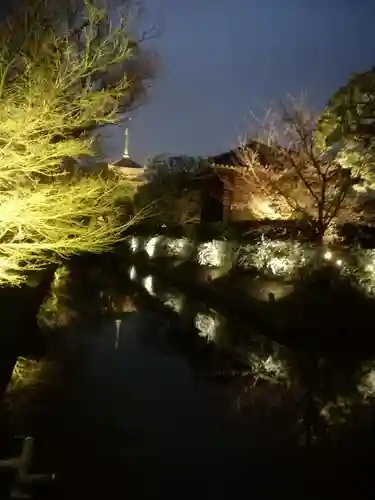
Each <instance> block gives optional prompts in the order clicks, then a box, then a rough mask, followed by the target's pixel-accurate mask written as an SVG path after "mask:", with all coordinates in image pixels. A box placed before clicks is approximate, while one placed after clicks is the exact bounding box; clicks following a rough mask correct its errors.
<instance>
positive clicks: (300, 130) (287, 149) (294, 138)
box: [220, 100, 358, 241]
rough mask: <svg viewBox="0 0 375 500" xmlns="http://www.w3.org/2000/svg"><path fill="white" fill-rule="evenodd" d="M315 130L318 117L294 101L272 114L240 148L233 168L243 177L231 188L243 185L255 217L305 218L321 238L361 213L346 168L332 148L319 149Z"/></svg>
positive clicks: (326, 236)
mask: <svg viewBox="0 0 375 500" xmlns="http://www.w3.org/2000/svg"><path fill="white" fill-rule="evenodd" d="M315 131H316V119H315V117H314V116H313V115H312V114H311V113H310V112H308V111H307V110H306V109H305V108H304V107H303V106H301V105H300V104H299V103H298V102H297V101H295V100H292V101H291V105H290V106H286V105H282V106H281V111H280V113H268V114H267V115H266V119H265V120H264V122H263V123H262V124H261V133H260V135H258V136H255V138H254V137H253V138H252V140H251V141H248V140H245V141H244V142H243V144H242V145H241V146H240V147H239V148H238V150H237V156H238V164H239V165H241V166H239V167H233V168H232V169H234V170H235V171H236V175H235V176H233V178H234V179H236V180H237V181H239V182H236V180H235V181H234V184H233V185H229V188H230V189H233V190H234V191H237V192H238V191H241V190H242V198H243V199H244V200H245V203H246V205H247V207H248V208H249V210H250V212H251V213H252V214H253V216H254V217H255V218H258V219H279V220H301V221H303V222H305V223H306V224H307V225H308V226H309V227H310V228H311V229H312V230H313V231H314V233H315V234H316V236H317V239H318V240H319V241H323V240H326V239H327V238H329V237H330V235H331V234H332V230H333V228H334V226H335V225H336V224H337V223H338V222H339V221H345V222H346V221H350V220H351V219H356V218H357V217H358V213H357V212H356V210H355V199H354V197H353V191H352V190H351V187H352V185H353V181H352V179H351V177H350V175H349V173H348V171H347V170H345V169H343V168H342V167H341V165H340V163H339V162H338V161H337V158H336V156H335V155H334V154H333V153H330V154H325V153H321V152H320V151H318V150H317V147H316V143H315ZM224 170H225V169H224ZM220 171H221V172H223V167H222V166H221V167H220Z"/></svg>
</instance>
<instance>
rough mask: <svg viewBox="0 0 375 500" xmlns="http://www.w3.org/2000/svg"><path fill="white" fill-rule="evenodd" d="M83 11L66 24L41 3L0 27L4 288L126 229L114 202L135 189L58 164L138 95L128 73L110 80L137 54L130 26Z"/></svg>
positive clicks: (0, 269)
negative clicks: (27, 273) (116, 25)
mask: <svg viewBox="0 0 375 500" xmlns="http://www.w3.org/2000/svg"><path fill="white" fill-rule="evenodd" d="M26 4H28V2H26ZM75 14H76V15H78V14H77V13H75ZM79 14H80V15H79V19H80V24H79V27H78V28H77V27H76V26H73V27H71V26H70V25H69V23H68V22H65V23H63V22H62V21H64V20H65V21H66V20H67V18H64V17H63V19H61V16H60V17H59V15H58V11H57V10H56V5H55V4H54V3H53V1H48V0H46V1H44V2H32V3H30V6H29V7H28V8H26V10H25V12H24V13H23V15H22V16H20V15H19V13H17V12H13V15H12V16H11V17H10V18H9V19H7V20H6V21H4V22H3V23H2V25H1V29H0V137H1V141H0V284H12V285H13V284H19V283H21V282H23V281H24V279H25V271H27V270H36V269H38V268H40V267H43V266H44V265H46V264H47V263H49V262H52V261H54V260H56V259H58V258H59V257H61V256H69V255H71V254H75V253H78V252H87V251H88V252H101V251H104V250H106V249H107V248H108V247H109V246H110V245H112V244H113V243H115V242H116V241H118V240H119V239H120V238H121V234H122V232H123V230H124V227H127V225H128V224H130V223H131V221H130V220H126V221H125V225H123V223H121V222H120V216H122V208H121V204H120V201H121V199H123V198H124V197H125V198H126V197H129V196H130V195H131V192H132V188H131V185H130V184H129V183H126V181H123V180H120V178H119V176H118V175H117V174H116V172H115V171H109V170H108V168H104V169H102V171H101V172H100V173H96V174H95V175H93V174H90V173H89V172H86V173H85V172H82V169H79V168H78V166H77V165H78V163H77V162H74V161H71V162H70V165H69V168H65V167H66V162H65V167H64V166H63V165H64V160H66V159H67V158H77V157H88V158H89V157H90V156H92V155H93V150H92V142H93V141H92V140H90V139H89V138H88V136H87V134H85V135H82V132H87V131H88V130H90V129H91V128H92V127H96V126H100V125H104V124H107V123H114V122H116V121H118V120H119V118H120V116H121V115H120V112H121V111H122V110H124V105H125V104H126V103H127V104H128V105H129V106H130V104H131V103H132V102H133V101H132V99H133V97H134V94H132V81H130V80H129V79H128V76H127V74H126V73H122V74H120V76H118V77H117V78H114V79H113V78H112V79H111V80H110V81H109V80H108V79H106V78H107V72H108V70H110V69H111V68H113V67H115V66H116V65H120V67H122V66H121V65H122V64H123V63H126V62H127V61H129V60H131V58H132V56H133V52H132V43H131V41H132V39H131V37H130V35H129V30H126V29H125V28H126V26H125V25H124V24H122V26H121V27H120V28H112V27H111V26H110V23H109V22H108V13H107V12H106V11H105V10H103V9H97V8H95V7H94V6H93V5H91V4H89V3H87V2H85V3H84V5H83V6H82V9H81V10H80V11H79ZM56 16H57V17H56ZM130 95H132V96H133V97H131V96H130ZM124 96H125V101H124ZM87 170H89V169H87Z"/></svg>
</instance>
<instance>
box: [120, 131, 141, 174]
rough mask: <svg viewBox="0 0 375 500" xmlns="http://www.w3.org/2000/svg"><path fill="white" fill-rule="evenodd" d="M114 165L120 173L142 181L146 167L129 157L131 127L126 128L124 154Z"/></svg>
mask: <svg viewBox="0 0 375 500" xmlns="http://www.w3.org/2000/svg"><path fill="white" fill-rule="evenodd" d="M113 167H114V168H115V169H116V170H118V172H119V173H120V175H123V176H124V177H126V178H128V179H129V180H133V181H139V182H142V180H143V179H142V178H143V173H144V168H143V167H142V166H141V165H139V164H138V163H136V162H135V161H133V160H131V159H130V157H129V129H128V128H127V127H126V129H125V146H124V154H123V157H122V158H121V160H119V161H117V162H116V163H114V164H113Z"/></svg>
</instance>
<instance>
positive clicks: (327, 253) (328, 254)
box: [324, 250, 333, 260]
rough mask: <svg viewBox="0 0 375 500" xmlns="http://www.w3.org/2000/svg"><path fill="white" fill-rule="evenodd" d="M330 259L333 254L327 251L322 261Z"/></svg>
mask: <svg viewBox="0 0 375 500" xmlns="http://www.w3.org/2000/svg"><path fill="white" fill-rule="evenodd" d="M332 257H333V253H332V252H331V251H330V250H327V252H326V253H325V254H324V259H325V260H331V259H332Z"/></svg>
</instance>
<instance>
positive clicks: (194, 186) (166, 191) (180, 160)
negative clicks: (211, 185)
mask: <svg viewBox="0 0 375 500" xmlns="http://www.w3.org/2000/svg"><path fill="white" fill-rule="evenodd" d="M207 167H208V163H207V161H206V160H205V159H204V158H200V157H193V156H171V155H166V154H161V155H157V156H155V157H154V158H152V159H151V160H150V161H149V162H148V165H147V168H146V178H147V179H148V183H147V184H145V185H144V186H143V188H142V189H140V191H139V193H138V194H137V196H136V200H135V203H136V206H138V207H145V206H147V205H148V204H150V203H153V214H154V217H155V218H156V219H157V220H159V221H161V222H164V223H166V224H177V225H178V224H185V223H188V222H194V221H196V220H197V219H199V216H200V190H201V182H202V179H201V176H202V175H203V172H204V169H205V168H207Z"/></svg>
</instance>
